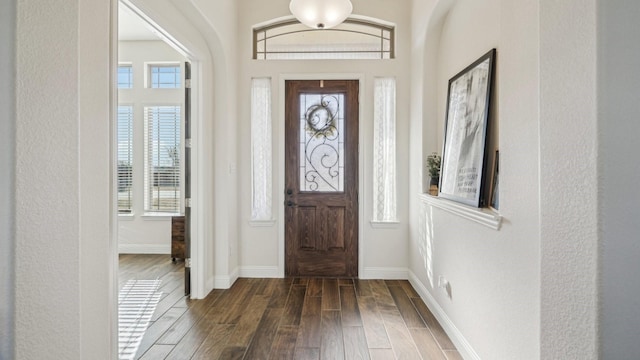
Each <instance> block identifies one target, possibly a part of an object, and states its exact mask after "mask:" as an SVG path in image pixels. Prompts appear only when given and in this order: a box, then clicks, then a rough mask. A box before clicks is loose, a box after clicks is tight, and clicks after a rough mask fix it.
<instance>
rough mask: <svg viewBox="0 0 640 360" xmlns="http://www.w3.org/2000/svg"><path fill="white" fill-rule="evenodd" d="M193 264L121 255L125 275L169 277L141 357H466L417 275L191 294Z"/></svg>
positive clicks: (269, 282) (246, 282) (264, 282)
mask: <svg viewBox="0 0 640 360" xmlns="http://www.w3.org/2000/svg"><path fill="white" fill-rule="evenodd" d="M183 271H184V264H183V263H180V262H178V263H177V264H173V263H172V262H171V259H170V257H169V256H168V255H121V256H120V279H119V280H120V285H121V286H122V285H123V284H124V283H125V282H126V281H127V280H129V279H142V280H153V279H161V280H163V281H162V285H161V288H160V290H161V291H162V292H163V294H162V298H161V300H160V302H159V303H158V306H157V308H156V311H155V313H154V315H153V318H152V319H151V320H152V322H151V324H150V325H149V328H148V329H147V332H146V334H145V336H144V338H143V340H142V343H141V344H140V348H139V350H138V355H137V358H139V359H331V360H335V359H385V360H387V359H445V360H447V359H462V357H461V356H460V354H459V353H458V351H456V349H455V346H454V345H453V344H452V343H451V341H450V340H449V338H448V337H447V335H446V334H445V332H444V331H443V330H442V327H441V326H440V325H439V324H438V322H437V321H436V319H435V318H434V316H433V315H432V314H431V312H430V311H429V310H428V309H427V307H426V306H425V304H424V303H423V302H422V300H421V299H420V297H419V296H418V294H417V293H416V292H415V290H414V289H413V288H412V287H411V285H410V284H409V282H408V281H398V280H393V281H390V280H386V281H385V280H358V279H330V278H328V279H320V278H286V279H244V278H241V279H238V280H237V281H236V283H235V284H234V285H233V286H232V287H231V288H230V289H228V290H214V291H212V292H211V293H210V294H209V295H208V296H207V298H205V299H202V300H189V299H187V298H186V297H185V296H184V295H183V278H182V277H183Z"/></svg>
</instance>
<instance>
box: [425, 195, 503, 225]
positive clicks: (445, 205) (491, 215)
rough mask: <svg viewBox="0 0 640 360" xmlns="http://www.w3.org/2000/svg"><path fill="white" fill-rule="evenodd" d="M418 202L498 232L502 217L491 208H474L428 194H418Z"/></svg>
mask: <svg viewBox="0 0 640 360" xmlns="http://www.w3.org/2000/svg"><path fill="white" fill-rule="evenodd" d="M420 201H422V203H423V204H426V205H429V206H433V207H436V208H438V209H442V210H444V211H447V212H450V213H452V214H454V215H457V216H460V217H462V218H465V219H467V220H471V221H473V222H476V223H478V224H480V225H484V226H486V227H489V228H491V229H493V230H500V226H501V225H502V216H500V214H498V213H497V212H496V211H495V210H493V209H491V208H475V207H471V206H468V205H463V204H459V203H456V202H454V201H451V200H448V199H444V198H439V197H437V196H431V195H428V194H420Z"/></svg>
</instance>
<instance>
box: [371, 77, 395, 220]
mask: <svg viewBox="0 0 640 360" xmlns="http://www.w3.org/2000/svg"><path fill="white" fill-rule="evenodd" d="M373 92H374V95H373V96H374V111H373V121H374V123H373V203H374V207H373V221H375V222H396V221H397V214H396V80H395V79H393V78H376V79H375V80H374V91H373Z"/></svg>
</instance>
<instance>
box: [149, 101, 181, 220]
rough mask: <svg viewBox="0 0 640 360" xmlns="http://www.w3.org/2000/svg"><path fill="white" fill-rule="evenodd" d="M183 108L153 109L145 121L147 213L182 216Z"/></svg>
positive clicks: (150, 107) (150, 108)
mask: <svg viewBox="0 0 640 360" xmlns="http://www.w3.org/2000/svg"><path fill="white" fill-rule="evenodd" d="M180 110H181V109H180V106H149V107H145V109H144V117H145V178H144V187H145V212H166V213H179V212H180V198H181V195H180V160H181V156H182V149H181V141H180V123H181V122H180V116H181V115H180Z"/></svg>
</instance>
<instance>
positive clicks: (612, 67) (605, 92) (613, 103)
mask: <svg viewBox="0 0 640 360" xmlns="http://www.w3.org/2000/svg"><path fill="white" fill-rule="evenodd" d="M598 4H599V6H598V28H599V29H600V33H599V37H598V47H599V48H598V82H599V88H598V107H599V109H598V110H599V119H598V124H599V126H598V131H599V141H600V143H599V146H600V151H599V156H600V158H599V164H598V165H599V170H598V174H599V179H600V184H599V193H600V199H599V201H600V203H599V210H600V221H601V226H602V227H601V229H600V235H601V237H602V245H601V251H602V256H601V271H602V273H601V289H600V290H601V297H602V300H601V309H602V314H601V316H600V321H601V327H600V333H601V339H602V347H601V349H600V356H601V358H602V359H633V358H637V357H638V354H640V342H639V341H638V324H640V302H639V300H638V299H640V276H638V274H640V261H639V260H638V259H640V242H638V239H639V235H638V234H640V221H638V214H639V213H640V205H639V204H640V187H639V186H638V184H640V161H638V159H637V156H636V154H637V153H638V134H640V122H639V121H638V114H640V92H639V91H638V84H640V70H638V67H637V65H638V64H640V47H638V45H637V39H638V37H639V36H640V22H638V16H639V15H640V3H638V2H637V1H620V0H618V1H610V0H602V1H598Z"/></svg>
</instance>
